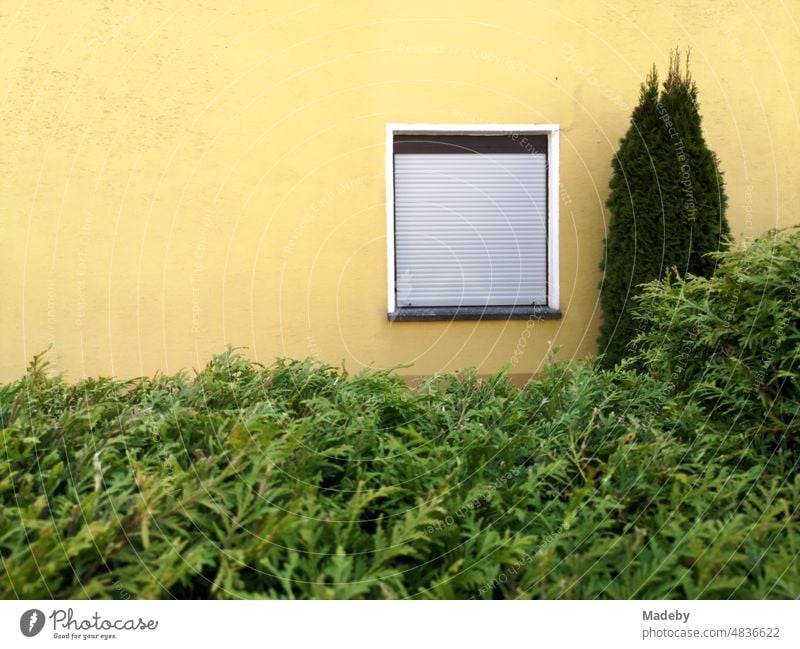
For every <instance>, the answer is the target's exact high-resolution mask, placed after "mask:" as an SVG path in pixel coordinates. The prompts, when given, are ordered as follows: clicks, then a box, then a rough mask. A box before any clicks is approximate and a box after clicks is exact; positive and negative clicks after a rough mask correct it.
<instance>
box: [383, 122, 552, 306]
mask: <svg viewBox="0 0 800 649" xmlns="http://www.w3.org/2000/svg"><path fill="white" fill-rule="evenodd" d="M506 133H518V134H519V135H521V136H523V137H524V136H526V135H546V136H547V308H548V309H551V310H553V311H558V310H559V309H560V303H559V299H560V296H559V290H558V288H559V274H558V267H559V263H558V240H559V238H558V204H559V199H560V194H559V185H558V183H559V180H558V164H559V151H558V136H559V125H558V124H403V123H389V124H387V125H386V267H387V278H388V292H387V303H388V309H387V312H388V313H389V315H390V316H391V314H393V313H394V312H395V311H396V309H397V303H396V292H395V277H394V276H395V249H394V218H395V215H394V137H395V135H440V134H441V135H487V134H491V135H503V134H506Z"/></svg>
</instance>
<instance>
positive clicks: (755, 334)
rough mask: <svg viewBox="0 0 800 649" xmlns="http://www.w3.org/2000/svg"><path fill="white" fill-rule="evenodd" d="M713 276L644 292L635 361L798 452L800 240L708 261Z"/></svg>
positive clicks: (783, 239)
mask: <svg viewBox="0 0 800 649" xmlns="http://www.w3.org/2000/svg"><path fill="white" fill-rule="evenodd" d="M714 259H715V262H716V263H717V264H718V267H717V270H716V272H715V273H714V275H713V276H712V277H710V278H708V279H706V278H701V277H692V276H689V277H688V278H681V277H680V276H672V277H668V278H666V279H665V281H663V282H653V283H651V284H649V285H646V286H645V287H644V292H643V294H642V296H641V297H640V299H639V308H638V317H639V322H640V326H641V329H642V330H643V333H642V335H641V336H640V337H639V339H638V340H637V342H636V345H635V346H636V347H638V351H637V353H636V354H635V362H636V363H638V364H639V366H640V367H641V368H642V369H643V370H644V371H646V372H648V373H649V374H650V376H652V377H653V378H655V379H656V380H660V381H665V382H670V383H672V384H674V386H675V387H676V388H677V389H678V390H680V391H683V392H685V393H687V394H689V395H691V397H692V399H693V401H694V402H696V403H698V404H701V405H702V406H703V407H704V408H705V409H706V410H707V411H708V412H709V413H714V416H720V415H722V416H725V417H726V418H728V419H729V420H730V421H731V422H732V423H735V425H736V426H737V427H739V428H743V429H745V430H747V431H748V432H751V433H753V434H754V435H755V437H756V439H757V438H760V437H767V438H769V439H781V440H782V443H785V444H790V445H792V444H793V445H794V446H795V448H798V436H797V432H798V430H799V429H800V421H798V404H800V236H798V234H797V231H796V229H793V230H790V231H782V232H781V231H770V232H768V233H766V234H765V235H763V236H761V237H760V238H759V239H757V240H756V241H755V242H754V243H753V244H752V245H749V246H745V247H743V248H742V249H740V250H737V251H735V252H723V253H718V254H716V255H714Z"/></svg>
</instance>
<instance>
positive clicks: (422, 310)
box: [386, 306, 561, 322]
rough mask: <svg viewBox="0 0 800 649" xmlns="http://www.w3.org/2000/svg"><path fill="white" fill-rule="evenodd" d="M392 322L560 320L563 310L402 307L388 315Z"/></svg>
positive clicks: (540, 307)
mask: <svg viewBox="0 0 800 649" xmlns="http://www.w3.org/2000/svg"><path fill="white" fill-rule="evenodd" d="M386 317H387V318H388V320H389V321H391V322H429V321H433V320H558V319H559V318H561V311H559V310H558V309H551V308H550V307H548V306H461V307H454V306H446V307H401V308H399V309H397V310H395V311H394V312H392V313H388V314H387V316H386Z"/></svg>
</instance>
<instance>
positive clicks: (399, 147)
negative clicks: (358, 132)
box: [394, 133, 547, 154]
mask: <svg viewBox="0 0 800 649" xmlns="http://www.w3.org/2000/svg"><path fill="white" fill-rule="evenodd" d="M514 136H516V139H515V137H514ZM394 152H395V153H465V154H469V153H521V154H525V153H544V154H546V153H547V135H540V134H536V135H534V134H526V133H516V134H512V133H507V134H505V135H481V134H475V135H465V134H459V135H455V134H454V135H448V134H443V133H440V134H437V135H395V136H394Z"/></svg>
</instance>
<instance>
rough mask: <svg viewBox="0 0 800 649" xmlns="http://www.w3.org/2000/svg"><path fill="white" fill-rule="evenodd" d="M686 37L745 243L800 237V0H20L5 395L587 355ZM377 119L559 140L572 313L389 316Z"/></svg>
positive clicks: (3, 59)
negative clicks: (198, 376) (279, 363)
mask: <svg viewBox="0 0 800 649" xmlns="http://www.w3.org/2000/svg"><path fill="white" fill-rule="evenodd" d="M676 45H680V46H681V47H682V48H686V47H691V48H692V61H693V75H694V77H695V79H696V80H697V82H698V85H699V88H700V101H701V110H702V113H703V116H704V120H705V122H704V124H705V134H706V137H707V139H708V141H709V144H710V145H711V147H712V148H713V149H714V150H715V151H716V152H717V153H718V155H719V156H720V160H721V163H722V168H723V170H724V172H725V174H726V178H727V183H728V193H729V196H730V208H729V220H730V223H731V228H732V230H733V232H734V233H735V234H736V235H737V236H739V237H743V236H754V235H755V234H757V233H758V232H760V231H762V230H763V229H765V228H767V227H770V226H776V225H789V224H792V223H795V222H797V221H798V216H799V215H800V212H799V211H798V208H797V205H798V202H799V199H800V195H798V194H799V193H800V156H798V151H800V116H799V115H798V101H797V100H798V88H800V72H799V70H800V68H798V66H797V60H798V54H800V5H798V4H797V3H796V2H778V1H773V0H769V1H767V2H761V3H756V2H750V1H743V0H737V1H730V0H729V1H719V2H714V3H705V2H696V1H694V0H669V1H667V0H656V1H653V2H641V1H640V0H616V1H615V2H609V3H607V4H604V3H600V2H594V1H589V0H585V1H579V0H572V1H569V0H568V1H564V0H558V1H546V2H521V1H516V0H504V1H503V2H497V3H488V2H485V0H468V1H465V0H459V1H458V2H456V1H455V0H453V1H449V2H443V1H434V2H431V1H430V0H424V1H420V0H404V1H402V2H401V1H397V2H392V1H389V0H385V1H378V0H373V1H371V2H370V1H358V0H336V1H327V2H305V1H303V2H298V1H297V0H291V1H277V0H268V1H267V0H264V1H261V2H256V1H250V2H243V1H241V2H240V1H236V0H234V1H231V2H222V1H214V2H211V1H208V0H206V1H200V2H192V3H184V2H177V0H176V1H166V0H164V1H160V2H154V1H149V2H146V1H141V0H136V1H130V2H123V1H115V2H105V3H103V2H99V1H97V2H94V1H88V2H80V1H78V0H72V1H67V2H43V1H39V0H34V1H26V2H16V1H14V0H6V1H5V2H3V5H2V8H0V131H1V132H2V136H1V137H0V245H2V251H3V263H2V270H0V273H2V287H3V295H2V299H0V380H7V379H11V378H15V377H17V376H19V375H20V373H21V372H22V371H23V370H24V367H25V364H26V363H27V361H28V360H30V358H31V356H32V355H33V354H35V353H37V352H40V351H42V350H43V349H45V348H46V347H48V345H52V351H51V354H50V358H51V361H52V362H53V364H54V366H55V368H56V369H58V370H62V371H66V372H67V374H68V376H69V377H71V378H73V379H77V378H81V377H83V376H87V375H97V374H116V375H118V376H133V375H140V374H151V373H153V372H154V371H156V370H161V371H167V372H173V371H176V370H178V369H180V368H191V367H200V366H201V365H203V364H204V363H205V362H206V361H207V360H208V358H209V356H210V355H211V354H213V353H215V352H218V351H221V350H222V349H223V348H224V345H225V344H228V343H230V344H233V345H237V346H244V347H247V348H248V351H247V353H248V354H249V355H250V356H252V357H253V358H255V359H257V360H259V361H262V362H269V361H271V360H272V359H273V358H274V357H275V356H291V357H305V356H308V355H313V356H317V357H319V358H322V359H324V360H326V361H329V362H332V363H336V364H338V363H340V362H341V361H342V360H344V361H345V363H346V366H347V367H348V369H351V370H356V369H358V368H360V367H361V366H365V365H374V366H376V367H383V366H388V365H395V364H398V363H413V364H414V366H413V367H412V368H410V369H408V370H406V371H408V372H410V373H416V374H420V373H429V372H435V371H437V370H445V369H456V368H460V367H464V366H477V367H478V368H479V369H480V370H481V371H486V372H488V371H493V370H495V369H497V368H499V367H500V366H502V365H504V364H509V363H512V365H513V367H512V371H514V372H530V371H535V370H536V369H537V368H538V367H540V365H541V363H542V362H544V361H545V359H546V358H547V354H548V350H549V349H550V347H551V345H552V346H559V347H560V352H559V356H561V357H565V356H583V355H586V354H590V353H592V352H593V351H594V349H595V338H596V329H597V323H598V307H597V285H598V281H599V279H600V274H599V270H598V265H599V263H600V260H601V258H602V242H603V238H604V234H605V227H606V223H607V218H608V215H607V214H606V213H605V209H604V202H605V197H606V194H607V184H608V179H609V175H610V159H611V156H612V155H613V153H614V151H615V150H616V147H617V143H618V140H619V138H620V137H621V136H622V134H623V133H624V131H625V130H626V128H627V126H628V120H629V116H630V112H631V110H632V108H633V106H634V104H635V102H636V100H637V96H638V91H639V84H640V83H641V81H642V80H643V79H644V77H645V74H646V73H647V70H648V69H649V68H650V66H651V65H652V64H653V63H654V62H655V63H656V64H657V65H658V67H659V69H660V70H662V71H663V70H665V69H666V65H667V62H668V58H669V50H670V48H672V47H674V46H676ZM387 122H442V123H446V122H495V123H497V122H500V123H503V122H507V123H514V122H518V123H519V122H526V123H551V122H555V123H559V124H560V125H561V127H562V131H561V180H562V186H561V245H560V253H561V295H562V308H563V310H564V314H565V315H564V318H563V319H562V320H559V321H547V322H541V323H535V324H527V323H526V322H524V321H523V322H519V321H517V322H508V323H505V322H457V323H446V322H443V323H402V324H401V323H397V324H393V325H392V324H390V323H388V322H387V320H386V253H385V230H386V225H385V194H384V128H385V124H386V123H387Z"/></svg>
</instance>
